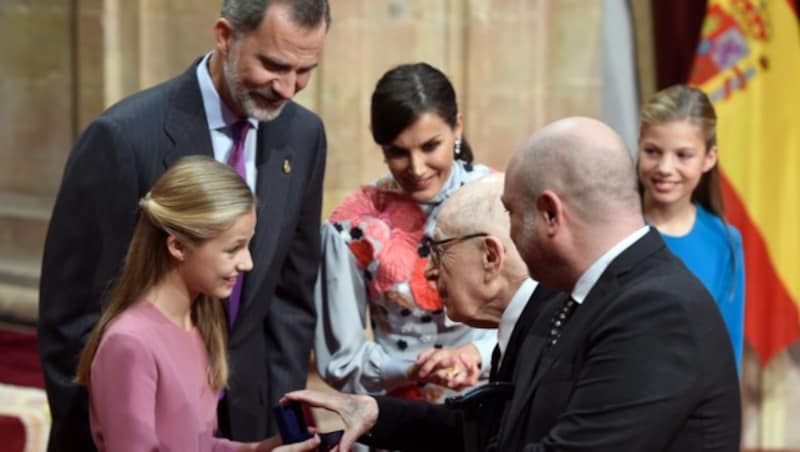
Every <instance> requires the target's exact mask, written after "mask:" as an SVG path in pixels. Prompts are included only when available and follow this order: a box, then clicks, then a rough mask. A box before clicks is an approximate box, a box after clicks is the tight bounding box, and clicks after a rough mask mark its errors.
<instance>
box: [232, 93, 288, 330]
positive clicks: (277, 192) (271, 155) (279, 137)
mask: <svg viewBox="0 0 800 452" xmlns="http://www.w3.org/2000/svg"><path fill="white" fill-rule="evenodd" d="M291 107H293V105H292V104H291V103H290V104H288V105H287V106H286V107H285V109H284V111H283V112H282V113H281V115H280V116H279V117H278V118H276V119H275V120H273V121H269V122H261V123H259V127H258V141H257V144H256V146H257V149H258V151H257V155H256V174H257V175H258V176H257V179H256V196H257V206H256V232H255V235H254V236H253V241H252V243H251V245H250V251H251V254H252V255H253V269H252V270H251V271H250V272H249V273H247V274H246V275H245V279H244V291H243V295H242V305H241V307H240V309H241V310H240V313H239V315H238V316H237V318H236V321H235V323H234V330H235V329H236V328H235V326H236V325H237V324H238V323H239V322H240V321H242V319H244V318H246V317H247V316H246V315H242V314H243V313H244V312H245V311H247V309H248V308H250V307H251V306H252V305H253V300H254V299H255V297H256V296H257V294H258V293H259V290H258V288H259V286H260V285H261V282H262V281H263V280H264V277H265V275H266V273H267V271H268V270H269V268H270V266H271V265H272V261H273V258H274V255H275V252H276V247H277V245H278V239H279V237H280V235H281V230H282V226H283V219H284V218H285V217H286V216H285V215H284V214H283V212H284V211H285V207H286V203H287V198H288V195H289V188H290V182H291V176H292V174H293V173H292V171H291V165H292V149H291V144H289V143H288V140H287V133H286V131H287V126H286V123H287V121H288V120H289V118H290V116H291V115H293V113H294V110H293V109H292V108H291Z"/></svg>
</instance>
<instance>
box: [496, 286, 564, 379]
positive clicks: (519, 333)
mask: <svg viewBox="0 0 800 452" xmlns="http://www.w3.org/2000/svg"><path fill="white" fill-rule="evenodd" d="M557 293H558V292H556V291H554V290H553V289H550V288H548V287H545V286H543V285H541V284H538V285H537V286H536V290H534V291H533V293H532V294H531V296H530V299H528V302H527V303H526V304H525V308H524V309H523V310H522V314H520V316H519V320H517V323H516V324H515V325H514V330H513V331H512V332H511V337H510V338H509V339H508V344H507V345H506V351H505V353H504V356H503V361H502V362H501V364H500V369H499V370H498V372H497V377H496V379H497V380H498V381H511V377H512V375H513V372H514V365H515V364H516V362H517V355H518V354H519V350H520V347H521V346H522V343H523V341H524V340H525V338H526V337H527V336H528V332H530V330H531V327H532V326H533V324H534V322H535V321H536V319H537V317H539V313H540V312H542V310H543V309H545V307H546V306H548V305H549V303H548V302H549V301H551V300H552V299H553V298H554V297H555V296H556V294H557Z"/></svg>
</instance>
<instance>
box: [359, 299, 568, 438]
mask: <svg viewBox="0 0 800 452" xmlns="http://www.w3.org/2000/svg"><path fill="white" fill-rule="evenodd" d="M557 294H559V292H556V291H554V290H552V289H549V288H547V287H544V286H542V285H541V284H539V285H538V286H537V287H536V290H534V291H533V293H532V294H531V296H530V299H529V300H528V302H527V304H526V305H525V308H523V310H522V313H521V314H520V317H519V319H518V320H517V323H516V324H515V325H514V330H513V331H512V332H511V337H510V338H509V341H508V345H507V346H506V351H505V355H504V358H503V361H502V362H501V365H500V370H499V371H498V372H497V378H498V381H502V377H508V378H509V379H510V377H511V374H512V371H513V369H514V364H515V361H516V359H517V355H518V351H519V348H520V347H521V345H522V343H523V340H524V338H525V337H526V336H527V333H528V331H529V330H530V327H531V325H532V324H533V322H534V320H535V319H536V317H537V316H538V315H539V312H540V311H541V310H542V309H544V307H545V306H548V305H549V304H551V300H552V299H554V298H556V296H557ZM376 399H377V401H378V420H377V421H376V423H375V426H374V427H373V429H372V431H371V432H370V435H369V436H368V437H365V438H363V439H362V442H363V443H365V444H368V445H370V446H374V447H380V448H388V449H396V450H397V449H399V450H409V451H432V452H433V451H461V450H463V449H464V442H463V440H464V434H463V428H462V418H461V413H460V411H457V410H452V409H450V408H448V407H446V406H444V405H436V404H432V403H428V402H425V401H418V400H404V399H398V398H394V397H385V396H379V397H376ZM501 415H502V404H500V405H498V406H492V407H489V408H487V411H486V413H485V416H482V419H486V423H485V424H486V425H487V426H489V427H490V428H489V430H488V432H487V433H488V434H493V433H494V432H496V431H497V428H498V426H499V420H500V416H501Z"/></svg>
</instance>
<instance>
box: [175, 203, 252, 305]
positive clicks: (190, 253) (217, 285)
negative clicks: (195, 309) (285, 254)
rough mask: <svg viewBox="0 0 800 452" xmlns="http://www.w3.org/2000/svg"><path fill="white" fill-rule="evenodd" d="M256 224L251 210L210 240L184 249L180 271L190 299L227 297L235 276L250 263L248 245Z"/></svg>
mask: <svg viewBox="0 0 800 452" xmlns="http://www.w3.org/2000/svg"><path fill="white" fill-rule="evenodd" d="M255 225H256V213H255V210H251V211H250V212H248V213H247V214H245V215H242V216H240V217H239V218H237V219H236V221H234V222H233V224H232V225H231V226H230V227H229V228H228V229H226V230H225V231H223V232H222V233H220V234H219V235H217V236H216V237H214V238H211V239H208V240H206V241H204V242H202V243H201V244H199V245H195V246H190V247H186V252H185V255H184V259H183V262H182V263H181V265H180V267H179V268H180V272H181V274H182V275H183V278H184V281H185V282H186V285H187V287H188V288H189V291H190V293H191V294H192V295H193V297H194V296H197V295H199V294H205V295H209V296H212V297H215V298H227V297H229V296H230V294H231V292H232V291H233V286H234V284H235V283H236V277H237V276H238V275H239V273H243V272H246V271H250V270H251V269H252V268H253V260H252V259H251V257H250V250H249V249H248V246H249V244H250V239H251V238H252V237H253V233H254V232H255Z"/></svg>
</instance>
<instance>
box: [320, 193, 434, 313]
mask: <svg viewBox="0 0 800 452" xmlns="http://www.w3.org/2000/svg"><path fill="white" fill-rule="evenodd" d="M376 220H377V221H376ZM330 221H331V222H334V223H338V222H343V221H348V222H349V224H350V226H351V227H358V228H359V229H360V230H361V233H362V234H364V237H363V238H358V239H357V240H351V241H350V243H349V246H350V250H351V251H352V252H353V253H354V256H355V258H356V260H357V261H358V263H359V266H362V265H363V267H361V268H362V269H363V268H370V264H371V263H372V261H374V260H377V266H375V268H373V270H374V271H375V274H374V275H373V276H372V280H371V281H369V282H368V286H369V289H371V290H370V293H371V294H377V293H383V292H386V291H389V290H392V289H393V288H394V286H395V285H396V284H398V283H401V282H406V281H408V282H409V283H410V285H412V284H415V283H414V282H413V281H412V279H413V278H414V275H415V273H417V272H418V273H420V277H421V278H422V280H423V281H424V275H422V274H421V271H420V268H421V269H422V270H424V268H425V260H423V259H420V257H419V254H418V252H417V248H418V246H419V244H420V242H421V241H422V236H423V228H424V227H425V221H426V217H425V213H424V212H423V211H422V209H421V208H420V207H419V205H418V204H417V203H416V202H415V201H414V200H412V199H410V198H408V197H407V196H405V195H404V194H402V193H400V192H397V191H385V190H381V189H379V188H377V187H363V188H362V189H361V190H360V191H358V192H357V193H355V194H353V195H352V196H349V197H348V198H347V199H345V200H344V201H343V202H342V203H341V204H340V205H339V206H338V207H337V208H336V209H334V211H333V213H331V217H330ZM356 242H368V243H370V246H371V248H372V256H371V259H370V260H369V261H367V259H366V255H365V250H366V246H365V245H353V244H354V243H356ZM365 262H366V265H364V263H365ZM416 285H417V286H419V287H418V288H417V292H419V294H420V296H421V298H417V293H416V292H414V290H413V289H412V294H413V295H414V298H415V301H416V303H417V305H418V306H420V307H422V308H423V309H427V308H425V306H434V305H436V304H437V303H436V302H435V301H434V300H432V296H431V294H430V293H429V292H427V291H424V290H422V289H421V288H420V287H421V286H420V284H419V282H417V283H416ZM427 287H428V288H430V286H429V285H427ZM434 296H435V298H438V294H436V293H435V291H434ZM438 306H439V308H440V307H441V300H439V301H438ZM439 308H436V309H439ZM436 309H433V310H436Z"/></svg>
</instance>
